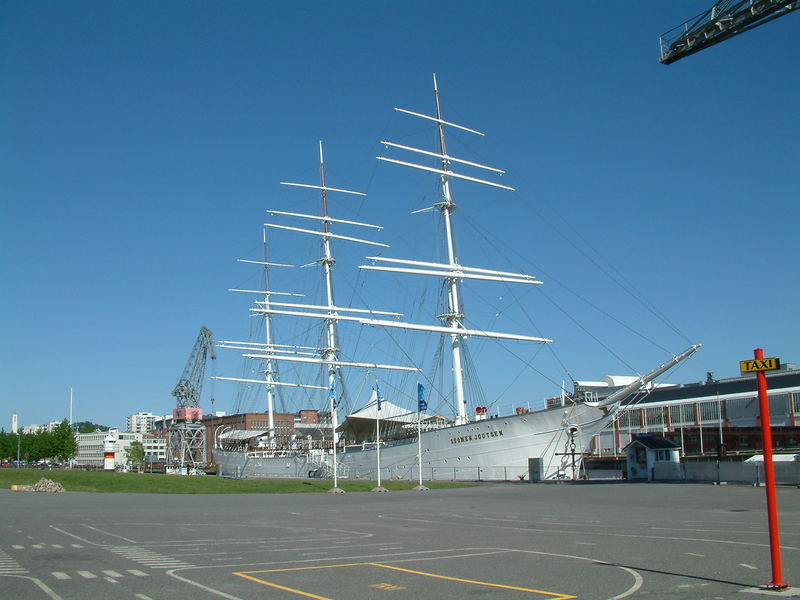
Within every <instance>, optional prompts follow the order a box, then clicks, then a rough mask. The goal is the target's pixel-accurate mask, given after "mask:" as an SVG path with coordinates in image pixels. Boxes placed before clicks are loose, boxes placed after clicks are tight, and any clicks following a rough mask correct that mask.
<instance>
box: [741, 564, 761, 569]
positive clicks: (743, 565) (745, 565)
mask: <svg viewBox="0 0 800 600" xmlns="http://www.w3.org/2000/svg"><path fill="white" fill-rule="evenodd" d="M739 566H740V567H744V568H745V569H753V570H754V571H756V570H758V567H754V566H753V565H748V564H745V563H739Z"/></svg>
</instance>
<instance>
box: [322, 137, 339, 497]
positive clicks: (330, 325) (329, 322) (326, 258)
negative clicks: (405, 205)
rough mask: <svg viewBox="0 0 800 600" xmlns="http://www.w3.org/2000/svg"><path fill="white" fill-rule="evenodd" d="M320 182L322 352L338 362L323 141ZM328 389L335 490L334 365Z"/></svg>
mask: <svg viewBox="0 0 800 600" xmlns="http://www.w3.org/2000/svg"><path fill="white" fill-rule="evenodd" d="M319 180H320V186H321V187H322V189H321V190H320V196H321V198H322V218H323V221H322V231H323V233H324V234H325V235H324V236H323V237H322V248H323V256H322V259H321V262H322V272H323V273H324V275H325V293H326V297H327V301H328V306H327V313H328V319H326V320H325V321H326V322H325V333H326V345H325V348H323V350H322V360H325V361H335V360H336V319H335V318H334V317H335V312H334V311H335V307H336V303H335V302H334V301H333V264H334V260H333V256H332V255H331V238H330V237H329V236H328V234H329V233H330V222H329V221H328V191H327V190H326V189H325V157H324V156H323V153H322V140H320V142H319ZM328 389H329V390H330V392H329V394H328V395H329V396H330V403H331V438H332V440H333V489H334V490H338V489H339V473H338V465H337V460H336V451H337V446H338V443H339V434H338V433H337V432H336V429H337V427H338V426H339V419H338V416H337V414H336V406H337V404H338V402H337V399H336V391H335V390H336V367H335V366H334V365H333V364H329V365H328Z"/></svg>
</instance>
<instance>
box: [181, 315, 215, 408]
mask: <svg viewBox="0 0 800 600" xmlns="http://www.w3.org/2000/svg"><path fill="white" fill-rule="evenodd" d="M209 355H210V356H211V359H212V360H215V359H216V358H217V355H216V354H215V353H214V344H213V340H212V336H211V331H210V330H209V329H208V328H207V327H201V328H200V333H199V334H198V335H197V339H196V340H195V342H194V347H193V348H192V353H191V354H190V355H189V360H187V361H186V367H184V369H183V373H181V376H180V378H179V379H178V383H177V384H175V389H173V390H172V395H173V396H175V398H176V399H177V408H198V407H199V406H200V395H201V394H202V393H203V379H204V376H205V372H206V359H207V358H208V356H209Z"/></svg>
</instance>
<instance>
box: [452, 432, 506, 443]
mask: <svg viewBox="0 0 800 600" xmlns="http://www.w3.org/2000/svg"><path fill="white" fill-rule="evenodd" d="M501 435H503V430H502V429H498V430H497V431H484V432H483V433H475V434H473V435H462V436H459V437H454V438H450V443H451V444H463V443H464V442H473V441H475V440H484V439H486V438H493V437H500V436H501Z"/></svg>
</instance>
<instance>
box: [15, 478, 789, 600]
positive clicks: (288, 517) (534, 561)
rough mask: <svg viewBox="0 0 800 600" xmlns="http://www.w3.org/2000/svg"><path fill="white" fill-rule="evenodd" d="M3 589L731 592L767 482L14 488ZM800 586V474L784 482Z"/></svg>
mask: <svg viewBox="0 0 800 600" xmlns="http://www.w3.org/2000/svg"><path fill="white" fill-rule="evenodd" d="M0 506H2V514H3V523H2V527H0V590H2V594H0V595H2V597H3V598H15V599H40V598H41V599H47V598H49V599H51V600H62V599H63V600H66V599H73V598H74V599H81V600H89V599H94V598H97V599H99V598H108V597H111V596H113V597H114V598H115V599H137V600H166V599H181V598H187V599H188V598H226V599H228V600H251V599H257V598H259V599H260V598H270V599H276V600H281V599H284V598H285V599H286V600H292V599H294V598H296V599H299V598H317V599H332V600H360V599H373V598H380V599H386V600H395V599H396V600H400V599H401V598H404V597H405V598H414V599H417V598H420V599H427V598H463V597H476V598H478V597H485V598H498V599H509V600H511V599H517V598H528V599H549V600H564V599H567V598H579V599H587V600H588V599H591V600H621V599H622V598H647V599H654V600H657V599H662V598H663V599H670V600H677V599H682V598H686V599H692V600H698V599H706V598H708V599H729V598H739V599H742V600H746V598H753V599H754V600H758V599H759V598H763V597H769V596H775V597H790V596H794V595H795V594H796V593H797V590H796V589H794V588H792V589H791V590H790V591H789V592H788V593H782V594H781V593H777V592H768V593H767V594H766V595H759V594H760V593H761V591H760V590H759V589H758V588H759V586H762V585H763V584H766V583H769V582H770V581H771V573H772V571H771V564H770V552H769V538H768V534H767V516H766V508H765V507H766V501H765V493H764V489H763V488H756V487H750V486H738V485H728V486H715V485H708V484H703V485H701V484H625V483H585V484H538V485H535V484H527V483H502V484H484V485H481V486H478V487H475V488H467V489H457V490H438V491H428V492H389V493H364V494H342V495H338V494H337V495H334V494H302V495H301V494H298V495H224V496H223V495H214V496H181V495H150V494H147V495H145V494H142V495H136V494H84V493H75V492H66V493H62V494H35V493H22V492H16V493H15V492H10V491H7V490H0ZM778 506H779V510H780V531H781V546H782V559H783V575H784V580H785V581H786V582H788V583H790V584H792V583H794V584H795V585H797V584H798V583H800V489H798V488H795V487H785V488H779V489H778Z"/></svg>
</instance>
